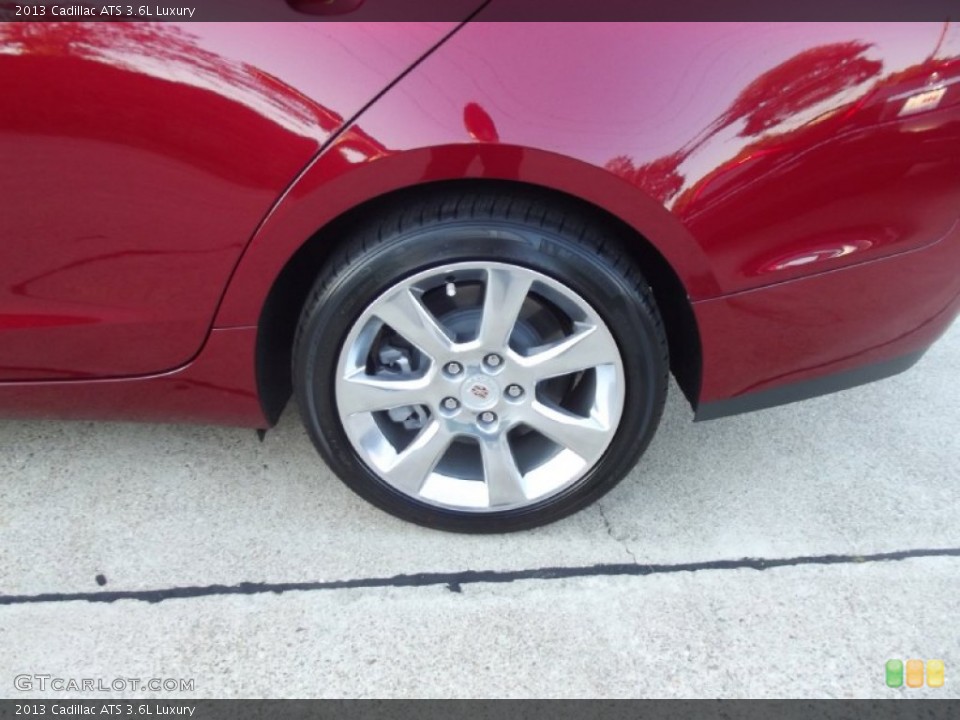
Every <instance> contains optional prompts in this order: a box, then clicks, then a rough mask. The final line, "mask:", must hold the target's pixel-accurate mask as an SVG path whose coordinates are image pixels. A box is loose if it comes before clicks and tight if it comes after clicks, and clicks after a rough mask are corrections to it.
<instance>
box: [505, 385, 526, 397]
mask: <svg viewBox="0 0 960 720" xmlns="http://www.w3.org/2000/svg"><path fill="white" fill-rule="evenodd" d="M521 395H523V388H522V387H520V386H519V385H508V386H507V396H508V397H512V398H518V397H520V396H521Z"/></svg>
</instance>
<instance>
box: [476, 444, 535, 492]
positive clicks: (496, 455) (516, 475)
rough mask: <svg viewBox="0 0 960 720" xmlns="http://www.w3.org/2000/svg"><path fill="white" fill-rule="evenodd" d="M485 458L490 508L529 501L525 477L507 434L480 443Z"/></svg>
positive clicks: (485, 479) (484, 470)
mask: <svg viewBox="0 0 960 720" xmlns="http://www.w3.org/2000/svg"><path fill="white" fill-rule="evenodd" d="M480 453H481V455H482V457H483V479H484V482H486V484H487V502H488V503H489V505H490V507H498V506H502V505H516V504H518V503H523V502H526V501H527V496H526V494H525V493H524V492H523V476H522V475H521V474H520V470H519V468H517V462H516V460H515V459H514V457H513V451H512V450H511V449H510V443H509V442H507V434H506V433H505V432H501V433H500V434H499V435H497V436H496V437H493V438H485V439H483V440H481V441H480Z"/></svg>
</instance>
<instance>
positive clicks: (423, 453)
mask: <svg viewBox="0 0 960 720" xmlns="http://www.w3.org/2000/svg"><path fill="white" fill-rule="evenodd" d="M452 439H453V438H452V437H451V436H450V434H449V433H448V432H447V430H446V429H445V428H444V427H443V426H442V425H441V424H440V423H439V422H437V421H436V420H434V421H433V422H431V423H430V424H429V425H427V426H426V427H425V428H424V429H423V430H421V431H420V434H419V435H417V437H415V438H414V439H413V442H411V443H410V444H409V445H408V446H407V447H405V448H404V449H403V452H401V453H400V454H399V455H397V459H396V460H395V461H394V462H393V463H391V465H390V467H389V468H388V469H387V470H386V471H385V472H384V473H383V474H384V476H385V478H384V479H386V480H387V481H388V482H389V483H390V484H391V485H393V486H394V487H396V488H398V489H400V490H402V491H403V492H406V493H410V494H412V495H416V494H417V493H419V492H420V488H422V487H423V483H424V482H425V481H426V479H427V476H428V475H430V473H431V472H433V469H434V468H435V467H436V465H437V463H438V462H440V458H442V457H443V454H444V453H445V452H446V451H447V448H449V447H450V441H451V440H452Z"/></svg>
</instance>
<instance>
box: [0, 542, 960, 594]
mask: <svg viewBox="0 0 960 720" xmlns="http://www.w3.org/2000/svg"><path fill="white" fill-rule="evenodd" d="M930 557H960V547H955V548H925V549H924V548H921V549H914V550H896V551H893V552H885V553H873V554H871V555H801V556H798V557H791V558H741V559H739V560H709V561H704V562H692V563H677V564H667V565H663V564H655V565H645V564H641V563H618V564H602V565H579V566H572V567H542V568H533V569H528V570H479V571H478V570H464V571H461V572H452V573H443V572H434V573H416V574H413V575H393V576H392V577H372V578H356V579H351V580H328V581H317V582H288V583H253V582H244V583H240V584H238V585H188V586H182V587H169V588H160V589H156V590H116V591H104V592H76V593H41V594H38V595H0V605H28V604H36V603H62V602H74V601H86V602H92V603H112V602H116V601H118V600H140V601H142V602H148V603H159V602H163V601H164V600H176V599H181V600H182V599H191V598H201V597H214V596H224V595H264V594H268V593H274V594H277V595H279V594H281V593H285V592H298V591H299V592H310V591H317V590H356V589H366V588H422V587H433V586H446V588H447V589H448V590H450V591H452V592H461V590H462V588H463V586H464V585H477V584H481V583H510V582H516V581H520V580H566V579H571V578H583V577H596V576H604V577H618V576H627V577H646V576H647V575H669V574H673V573H682V572H699V571H701V570H770V569H773V568H782V567H795V566H799V565H846V564H851V565H862V564H864V563H873V562H889V561H895V560H907V559H910V558H930Z"/></svg>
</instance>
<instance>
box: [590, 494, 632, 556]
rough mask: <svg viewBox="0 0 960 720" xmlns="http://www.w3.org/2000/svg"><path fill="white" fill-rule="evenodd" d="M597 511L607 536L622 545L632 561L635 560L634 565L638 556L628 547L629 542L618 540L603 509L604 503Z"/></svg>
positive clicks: (599, 505)
mask: <svg viewBox="0 0 960 720" xmlns="http://www.w3.org/2000/svg"><path fill="white" fill-rule="evenodd" d="M597 510H599V511H600V518H601V519H602V520H603V526H604V527H605V528H606V529H607V535H609V536H610V539H611V540H613V541H614V542H617V543H620V545H622V546H623V549H624V550H625V551H626V553H627V555H629V556H630V559H631V560H633V562H634V563H636V562H637V556H636V555H634V554H633V550H631V549H630V546H629V545H627V541H626V540H624V539H622V538H618V537H617V536H616V535H614V534H613V525H611V524H610V520H609V519H608V518H607V512H606V510H604V509H603V504H602V503H599V502H598V503H597Z"/></svg>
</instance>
